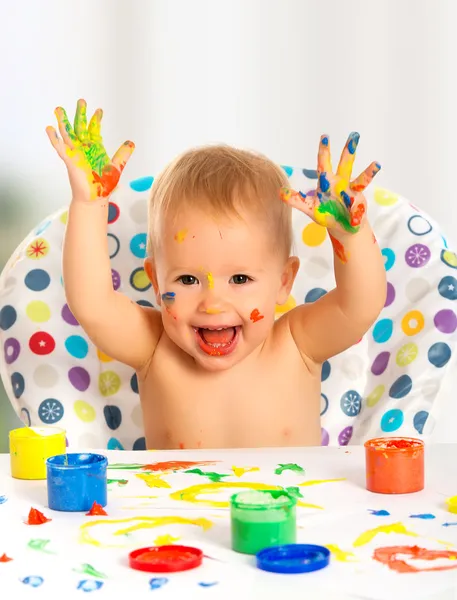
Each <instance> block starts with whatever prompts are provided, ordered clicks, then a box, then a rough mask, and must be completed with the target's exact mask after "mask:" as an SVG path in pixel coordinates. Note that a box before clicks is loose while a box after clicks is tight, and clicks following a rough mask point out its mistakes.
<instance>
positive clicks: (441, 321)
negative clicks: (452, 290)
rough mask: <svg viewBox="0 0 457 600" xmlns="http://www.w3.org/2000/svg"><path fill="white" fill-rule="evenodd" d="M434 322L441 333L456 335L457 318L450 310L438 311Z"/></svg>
mask: <svg viewBox="0 0 457 600" xmlns="http://www.w3.org/2000/svg"><path fill="white" fill-rule="evenodd" d="M433 322H434V324H435V327H436V328H437V329H438V331H441V333H454V331H455V330H456V329H457V316H456V314H455V312H454V311H453V310H451V309H450V308H448V309H443V310H440V311H438V312H437V313H436V315H435V318H434V319H433Z"/></svg>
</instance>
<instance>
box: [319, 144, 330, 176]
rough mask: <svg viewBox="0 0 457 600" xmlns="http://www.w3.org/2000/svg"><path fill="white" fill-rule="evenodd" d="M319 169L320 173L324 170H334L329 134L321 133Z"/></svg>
mask: <svg viewBox="0 0 457 600" xmlns="http://www.w3.org/2000/svg"><path fill="white" fill-rule="evenodd" d="M317 170H318V172H319V173H321V172H322V171H328V172H329V173H331V172H332V158H331V156H330V140H329V138H328V135H321V141H320V143H319V152H318V155H317Z"/></svg>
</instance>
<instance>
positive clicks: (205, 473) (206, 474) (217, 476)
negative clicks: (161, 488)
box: [184, 469, 230, 481]
mask: <svg viewBox="0 0 457 600" xmlns="http://www.w3.org/2000/svg"><path fill="white" fill-rule="evenodd" d="M184 473H194V474H195V475H202V476H203V477H208V479H209V480H210V481H221V479H222V478H223V477H230V474H227V475H224V474H223V473H214V472H213V471H202V470H201V469H189V470H188V471H184Z"/></svg>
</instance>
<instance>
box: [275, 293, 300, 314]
mask: <svg viewBox="0 0 457 600" xmlns="http://www.w3.org/2000/svg"><path fill="white" fill-rule="evenodd" d="M296 306H297V302H296V301H295V298H294V297H293V296H289V297H288V298H287V301H286V302H285V304H276V306H275V316H277V317H278V316H281V315H284V314H285V313H287V312H289V310H292V309H293V308H295V307H296Z"/></svg>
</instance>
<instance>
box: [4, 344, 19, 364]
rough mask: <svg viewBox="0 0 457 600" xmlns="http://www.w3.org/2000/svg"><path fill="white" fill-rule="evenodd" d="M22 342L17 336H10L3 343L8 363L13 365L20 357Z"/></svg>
mask: <svg viewBox="0 0 457 600" xmlns="http://www.w3.org/2000/svg"><path fill="white" fill-rule="evenodd" d="M20 352H21V344H20V343H19V340H17V339H16V338H8V339H7V340H5V343H4V344H3V355H4V357H5V362H6V364H7V365H12V364H13V363H14V361H15V360H17V359H18V358H19V354H20Z"/></svg>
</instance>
